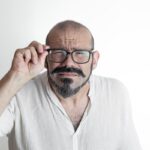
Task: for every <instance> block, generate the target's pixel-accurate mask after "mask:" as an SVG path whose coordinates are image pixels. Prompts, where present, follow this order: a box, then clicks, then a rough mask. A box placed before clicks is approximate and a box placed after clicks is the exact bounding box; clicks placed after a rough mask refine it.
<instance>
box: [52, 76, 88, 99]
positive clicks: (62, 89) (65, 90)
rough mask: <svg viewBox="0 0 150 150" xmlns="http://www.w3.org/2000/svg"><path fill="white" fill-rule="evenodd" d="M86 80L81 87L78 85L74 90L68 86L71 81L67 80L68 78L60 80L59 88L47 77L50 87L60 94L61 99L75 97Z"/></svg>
mask: <svg viewBox="0 0 150 150" xmlns="http://www.w3.org/2000/svg"><path fill="white" fill-rule="evenodd" d="M88 79H89V78H88ZM88 79H87V80H86V81H85V82H84V83H82V85H80V86H78V87H76V88H74V89H72V88H71V86H70V84H71V83H72V82H73V81H72V79H69V78H63V79H62V80H61V82H62V83H63V85H62V86H60V85H58V84H57V83H56V82H55V81H53V80H52V79H51V77H50V76H49V83H50V85H52V86H53V87H54V88H55V89H56V91H57V92H58V94H60V95H61V96H62V97H63V98H67V97H70V96H73V95H75V94H76V93H77V92H78V91H79V90H80V89H81V88H82V87H83V86H84V85H85V84H86V83H87V81H88Z"/></svg>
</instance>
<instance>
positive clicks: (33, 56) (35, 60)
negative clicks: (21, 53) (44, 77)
mask: <svg viewBox="0 0 150 150" xmlns="http://www.w3.org/2000/svg"><path fill="white" fill-rule="evenodd" d="M30 51H31V60H32V62H33V63H34V64H37V63H38V57H39V56H38V54H37V51H36V49H35V48H34V47H30Z"/></svg>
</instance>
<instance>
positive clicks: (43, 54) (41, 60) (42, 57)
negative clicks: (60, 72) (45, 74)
mask: <svg viewBox="0 0 150 150" xmlns="http://www.w3.org/2000/svg"><path fill="white" fill-rule="evenodd" d="M47 55H48V52H47V51H44V52H43V53H42V54H41V55H40V56H39V61H40V63H41V64H43V66H44V65H45V59H46V56H47Z"/></svg>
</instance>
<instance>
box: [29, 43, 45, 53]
mask: <svg viewBox="0 0 150 150" xmlns="http://www.w3.org/2000/svg"><path fill="white" fill-rule="evenodd" d="M29 47H34V48H35V49H36V51H37V53H39V54H41V53H43V52H44V48H43V45H42V44H41V43H39V42H37V41H33V42H31V43H30V44H29Z"/></svg>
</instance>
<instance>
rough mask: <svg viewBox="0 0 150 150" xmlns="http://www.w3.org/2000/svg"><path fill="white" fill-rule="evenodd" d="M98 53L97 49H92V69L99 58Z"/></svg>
mask: <svg viewBox="0 0 150 150" xmlns="http://www.w3.org/2000/svg"><path fill="white" fill-rule="evenodd" d="M99 57H100V54H99V52H98V51H94V52H93V62H92V63H93V65H92V69H95V68H96V66H97V63H98V60H99Z"/></svg>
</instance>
